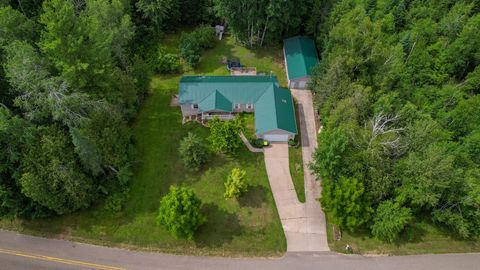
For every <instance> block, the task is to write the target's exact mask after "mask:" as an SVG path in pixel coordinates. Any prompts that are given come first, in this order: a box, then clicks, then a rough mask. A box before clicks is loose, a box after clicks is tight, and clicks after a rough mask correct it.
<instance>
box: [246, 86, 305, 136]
mask: <svg viewBox="0 0 480 270" xmlns="http://www.w3.org/2000/svg"><path fill="white" fill-rule="evenodd" d="M272 130H284V131H288V132H291V133H293V134H297V124H296V121H295V111H294V106H293V100H292V94H291V93H290V90H288V89H285V88H277V87H276V88H271V89H268V90H267V91H266V92H265V94H263V96H262V97H260V99H259V100H258V101H257V103H256V104H255V133H256V134H263V133H265V132H268V131H272Z"/></svg>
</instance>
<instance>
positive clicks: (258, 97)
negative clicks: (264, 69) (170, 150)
mask: <svg viewBox="0 0 480 270" xmlns="http://www.w3.org/2000/svg"><path fill="white" fill-rule="evenodd" d="M179 104H180V108H181V110H182V115H183V120H184V121H183V122H186V121H189V120H199V121H202V122H203V121H206V120H210V119H212V118H213V117H219V118H220V119H223V120H230V119H233V118H234V116H235V114H236V113H241V112H251V113H254V114H255V134H256V136H257V137H258V138H263V139H265V140H268V141H272V142H286V141H288V140H289V139H293V138H294V137H295V135H296V134H297V125H296V121H295V109H294V106H293V99H292V95H291V93H290V91H289V90H288V89H285V88H281V87H280V86H279V84H278V80H277V78H276V77H275V76H184V77H182V78H181V80H180V90H179Z"/></svg>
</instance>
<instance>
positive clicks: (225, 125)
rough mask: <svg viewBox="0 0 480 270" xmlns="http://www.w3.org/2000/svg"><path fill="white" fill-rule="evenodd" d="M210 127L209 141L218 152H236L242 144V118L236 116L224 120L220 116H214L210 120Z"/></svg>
mask: <svg viewBox="0 0 480 270" xmlns="http://www.w3.org/2000/svg"><path fill="white" fill-rule="evenodd" d="M208 126H209V127H210V135H209V136H208V141H209V142H210V145H211V148H212V150H213V151H214V152H217V153H226V154H234V153H235V151H236V150H237V149H238V147H240V146H241V145H242V141H241V139H240V136H239V133H240V131H242V130H243V123H242V120H241V118H239V117H236V118H235V119H233V120H229V121H222V120H220V118H218V117H214V118H213V119H212V120H211V121H210V122H208Z"/></svg>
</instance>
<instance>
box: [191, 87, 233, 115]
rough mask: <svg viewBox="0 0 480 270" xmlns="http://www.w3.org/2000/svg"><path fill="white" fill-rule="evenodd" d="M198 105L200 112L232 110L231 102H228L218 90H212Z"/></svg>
mask: <svg viewBox="0 0 480 270" xmlns="http://www.w3.org/2000/svg"><path fill="white" fill-rule="evenodd" d="M198 107H199V108H200V111H201V112H207V111H225V112H231V111H232V102H230V101H229V100H228V99H227V98H226V97H225V96H224V95H222V94H221V93H220V92H219V91H218V90H215V91H213V92H212V93H211V94H210V95H208V96H207V97H206V98H204V99H203V100H202V101H201V102H200V103H198Z"/></svg>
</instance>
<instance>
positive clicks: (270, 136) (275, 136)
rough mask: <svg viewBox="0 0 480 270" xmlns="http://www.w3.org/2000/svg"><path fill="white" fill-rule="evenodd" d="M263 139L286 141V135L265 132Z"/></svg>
mask: <svg viewBox="0 0 480 270" xmlns="http://www.w3.org/2000/svg"><path fill="white" fill-rule="evenodd" d="M263 139H265V140H267V141H269V142H288V135H279V134H265V135H263Z"/></svg>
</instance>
